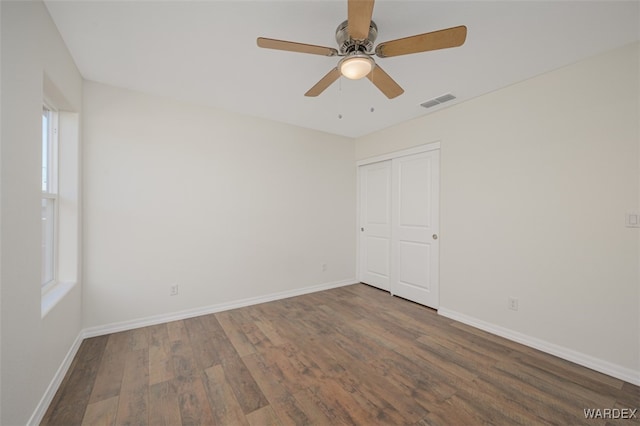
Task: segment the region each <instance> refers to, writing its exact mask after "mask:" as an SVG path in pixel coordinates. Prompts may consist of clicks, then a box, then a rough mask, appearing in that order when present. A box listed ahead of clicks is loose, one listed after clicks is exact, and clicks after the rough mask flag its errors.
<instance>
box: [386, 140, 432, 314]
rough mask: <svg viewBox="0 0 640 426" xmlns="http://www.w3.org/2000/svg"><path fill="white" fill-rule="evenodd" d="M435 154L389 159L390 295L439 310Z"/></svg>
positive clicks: (424, 153) (429, 152)
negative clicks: (390, 196) (390, 173)
mask: <svg viewBox="0 0 640 426" xmlns="http://www.w3.org/2000/svg"><path fill="white" fill-rule="evenodd" d="M439 177H440V151H439V150H433V151H428V152H423V153H420V154H414V155H409V156H405V157H399V158H394V159H393V160H392V178H391V179H392V206H393V207H392V215H391V216H392V227H391V253H392V254H391V271H390V276H391V281H390V287H391V288H390V291H391V293H392V294H395V295H398V296H401V297H404V298H406V299H409V300H413V301H415V302H418V303H420V304H423V305H426V306H429V307H432V308H436V309H437V308H438V305H439V280H438V276H439V272H438V261H439V260H438V258H439V239H438V232H439V217H438V216H439V215H438V212H439V186H440V183H439Z"/></svg>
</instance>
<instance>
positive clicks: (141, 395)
mask: <svg viewBox="0 0 640 426" xmlns="http://www.w3.org/2000/svg"><path fill="white" fill-rule="evenodd" d="M145 336H146V333H145ZM131 347H139V346H134V345H132V346H131ZM124 370H125V372H124V375H123V378H122V388H121V390H120V401H119V403H118V412H117V416H116V423H117V424H121V425H122V424H135V425H146V424H149V350H148V349H147V348H144V349H138V350H135V351H132V352H128V353H127V358H126V361H125V367H124Z"/></svg>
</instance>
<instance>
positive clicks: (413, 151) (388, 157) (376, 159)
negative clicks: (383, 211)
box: [356, 141, 440, 217]
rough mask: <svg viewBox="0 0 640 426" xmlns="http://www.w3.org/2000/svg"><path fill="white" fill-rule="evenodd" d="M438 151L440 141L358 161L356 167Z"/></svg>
mask: <svg viewBox="0 0 640 426" xmlns="http://www.w3.org/2000/svg"><path fill="white" fill-rule="evenodd" d="M436 149H440V141H435V142H429V143H426V144H424V145H418V146H414V147H413V148H407V149H403V150H401V151H394V152H389V153H387V154H381V155H376V156H375V157H369V158H365V159H363V160H358V161H356V167H360V166H364V165H367V164H371V163H379V162H381V161H387V160H393V159H394V158H398V157H404V156H406V155H413V154H420V153H421V152H427V151H434V150H436ZM358 183H359V182H358ZM358 204H359V203H358ZM358 217H360V216H358Z"/></svg>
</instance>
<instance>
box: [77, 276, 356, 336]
mask: <svg viewBox="0 0 640 426" xmlns="http://www.w3.org/2000/svg"><path fill="white" fill-rule="evenodd" d="M355 283H357V281H356V279H355V278H352V279H348V280H341V281H333V282H329V283H323V284H318V285H314V286H309V287H304V288H298V289H295V290H287V291H281V292H277V293H271V294H267V295H264V296H257V297H249V298H246V299H240V300H234V301H231V302H225V303H218V304H215V305H209V306H203V307H200V308H195V309H187V310H184V311H178V312H171V313H167V314H160V315H154V316H150V317H145V318H139V319H135V320H131V321H123V322H117V323H112V324H106V325H101V326H97V327H89V328H86V329H84V330H83V331H82V337H83V338H88V337H95V336H102V335H105V334H111V333H117V332H119V331H126V330H132V329H134V328H140V327H146V326H149V325H156V324H162V323H165V322H170V321H177V320H181V319H186V318H193V317H197V316H200V315H208V314H213V313H216V312H222V311H228V310H230V309H236V308H242V307H245V306H251V305H257V304H259V303H265V302H272V301H274V300H280V299H286V298H289V297H295V296H301V295H303V294H308V293H315V292H318V291H323V290H329V289H332V288H337V287H343V286H346V285H351V284H355Z"/></svg>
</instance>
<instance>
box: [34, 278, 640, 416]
mask: <svg viewBox="0 0 640 426" xmlns="http://www.w3.org/2000/svg"><path fill="white" fill-rule="evenodd" d="M585 408H592V409H596V408H600V409H605V408H617V409H623V408H625V409H628V408H631V409H634V408H640V388H638V387H637V386H633V385H631V384H629V383H625V382H623V381H620V380H618V379H615V378H611V377H609V376H606V375H603V374H600V373H597V372H594V371H592V370H589V369H587V368H583V367H580V366H577V365H575V364H572V363H570V362H567V361H564V360H561V359H559V358H556V357H553V356H551V355H547V354H544V353H541V352H539V351H536V350H534V349H531V348H528V347H525V346H522V345H519V344H517V343H513V342H510V341H508V340H505V339H502V338H499V337H496V336H493V335H491V334H488V333H485V332H482V331H480V330H477V329H474V328H472V327H469V326H466V325H464V324H461V323H458V322H455V321H452V320H449V319H446V318H443V317H441V316H438V315H437V314H436V313H435V312H434V311H433V310H430V309H428V308H425V307H422V306H419V305H416V304H414V303H411V302H408V301H406V300H403V299H400V298H397V297H391V296H390V295H389V294H388V293H386V292H383V291H380V290H377V289H374V288H372V287H369V286H366V285H363V284H356V285H352V286H347V287H341V288H337V289H333V290H328V291H323V292H319V293H314V294H309V295H304V296H299V297H294V298H289V299H285V300H280V301H275V302H269V303H264V304H260V305H255V306H250V307H245V308H240V309H234V310H230V311H226V312H220V313H216V314H211V315H205V316H201V317H197V318H191V319H186V320H181V321H175V322H170V323H166V324H161V325H155V326H151V327H145V328H139V329H136V330H131V331H126V332H122V333H115V334H111V335H107V336H100V337H94V338H91V339H86V340H85V341H84V342H83V343H82V345H81V347H80V349H79V351H78V354H77V355H76V357H75V359H74V361H73V364H72V366H71V367H70V369H69V372H68V374H67V375H66V377H65V379H64V381H63V383H62V385H61V387H60V389H59V390H58V392H57V393H56V395H55V397H54V399H53V401H52V403H51V405H50V407H49V409H48V411H47V413H46V414H45V416H44V419H43V421H42V424H43V425H65V426H69V425H81V424H82V425H145V424H148V425H181V424H182V425H197V424H199V425H213V424H221V425H336V424H357V425H376V424H384V425H399V424H414V425H475V424H496V425H512V424H560V425H574V424H587V425H603V424H626V425H631V424H639V423H640V420H639V419H638V418H640V414H639V413H636V419H634V420H631V421H630V420H607V419H592V420H587V419H585V415H584V409H585Z"/></svg>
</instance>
